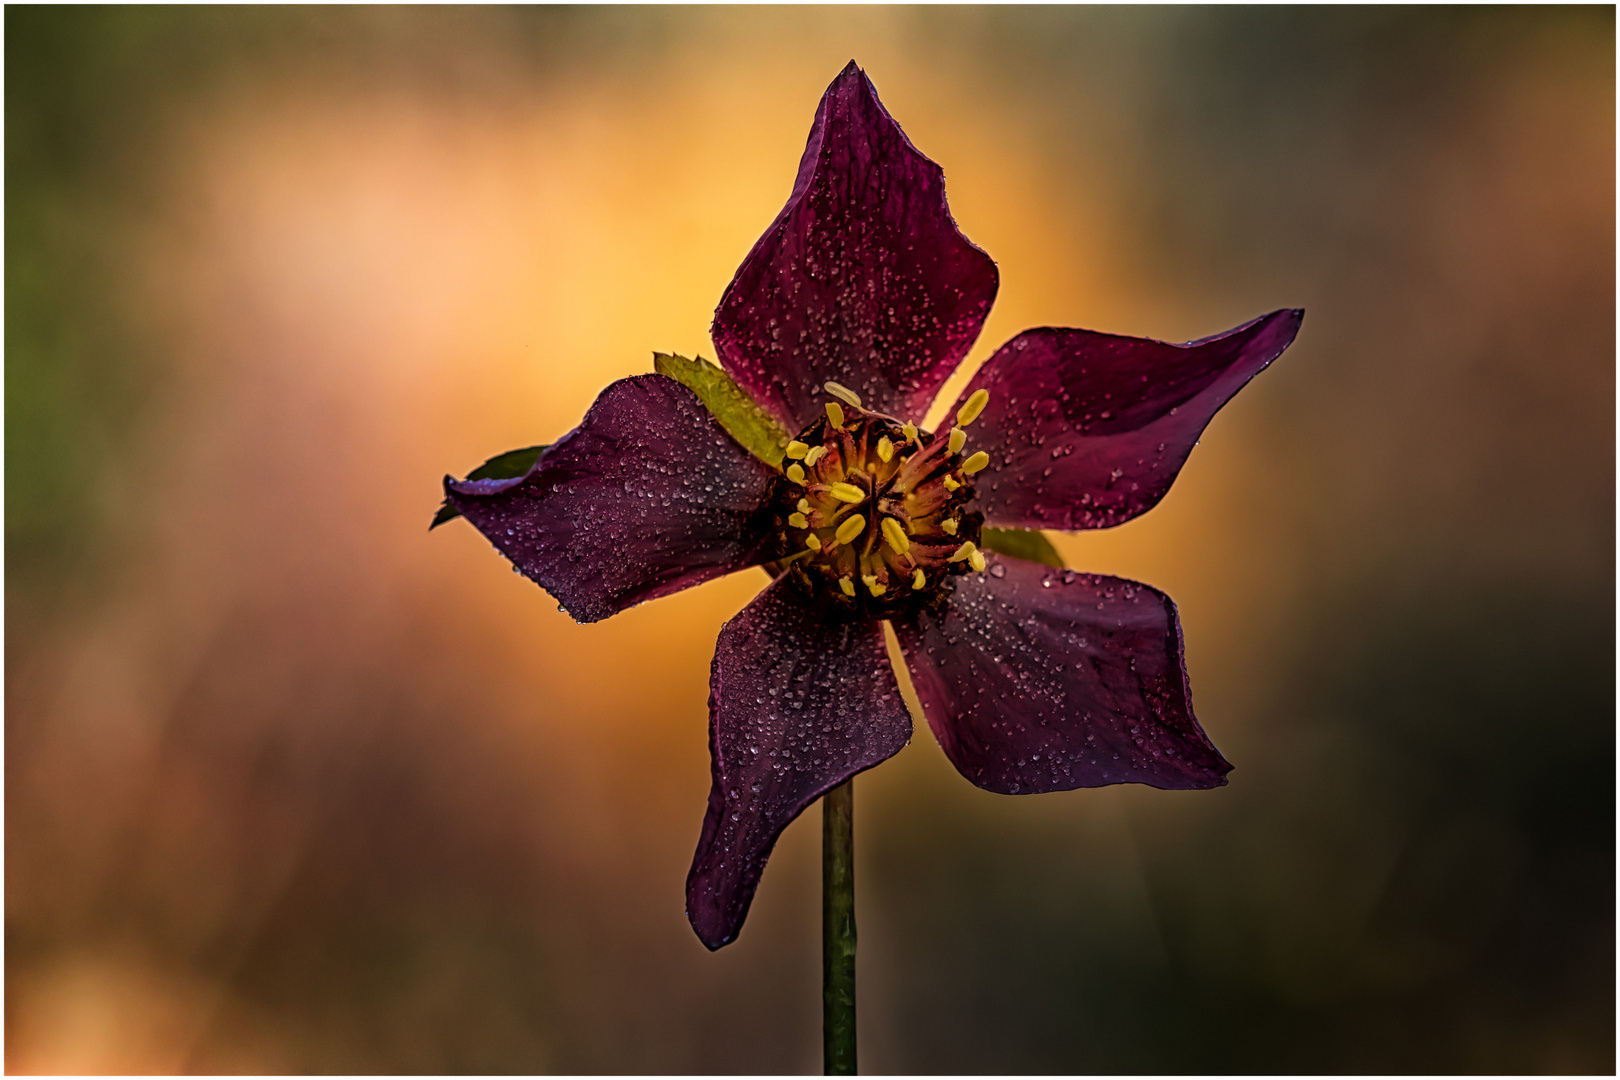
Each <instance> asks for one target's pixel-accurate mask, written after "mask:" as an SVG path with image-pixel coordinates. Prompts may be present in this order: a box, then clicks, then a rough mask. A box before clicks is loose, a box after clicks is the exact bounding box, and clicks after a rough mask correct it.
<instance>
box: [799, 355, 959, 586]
mask: <svg viewBox="0 0 1620 1080" xmlns="http://www.w3.org/2000/svg"><path fill="white" fill-rule="evenodd" d="M825 389H826V391H827V393H828V395H829V396H830V397H832V398H833V399H835V400H831V401H828V402H827V404H826V415H825V416H824V417H823V418H821V419H819V420H817V421H816V422H815V423H814V424H812V425H810V426H809V427H808V428H806V429H805V430H804V431H802V432H801V433H800V434H799V436H798V437H797V438H796V439H794V440H793V441H792V442H790V443H789V444H788V446H787V457H786V459H785V461H784V463H783V469H782V476H781V477H780V478H779V479H778V480H777V482H776V486H775V488H774V490H773V503H774V505H775V506H776V508H777V510H776V524H777V530H778V532H777V535H778V540H779V544H780V550H781V555H780V557H779V558H778V560H777V565H778V566H779V567H782V568H784V569H786V570H787V571H788V572H789V573H791V574H793V575H794V576H795V578H797V579H798V580H799V581H800V583H801V584H802V585H803V586H805V587H806V588H807V589H809V590H810V591H811V592H813V593H815V594H817V595H819V596H821V597H823V598H824V599H826V600H827V601H829V602H831V603H833V604H834V605H837V606H840V607H845V608H848V609H851V610H859V611H861V612H864V613H865V614H866V615H868V616H871V617H882V616H884V615H886V614H888V613H890V612H893V611H897V610H899V609H901V608H905V607H910V606H913V605H915V604H918V603H921V602H926V601H927V600H928V599H930V598H931V597H932V596H933V595H935V594H936V593H937V592H938V590H939V588H940V586H942V585H943V584H944V582H945V580H946V578H947V577H949V576H951V575H953V574H963V573H967V572H968V571H969V570H974V571H979V570H983V569H984V567H985V559H984V555H983V553H982V552H980V551H979V546H978V545H979V530H980V527H981V525H982V524H983V521H984V515H983V514H980V513H978V512H976V511H971V510H968V509H967V506H968V504H969V503H970V502H971V501H972V498H973V483H972V477H973V475H974V474H975V473H977V472H978V471H979V470H981V469H983V468H984V467H985V466H986V465H988V464H989V463H990V458H989V455H987V454H985V453H984V452H983V451H980V452H979V453H976V454H972V455H969V456H967V457H964V456H963V455H962V449H963V446H964V445H965V443H966V442H967V432H966V430H965V429H966V427H967V426H968V425H969V424H971V423H972V422H973V421H974V420H975V419H977V418H978V416H979V414H980V413H981V412H983V411H984V406H985V404H986V402H988V401H989V393H988V392H987V391H984V390H980V391H979V392H978V393H976V394H974V395H973V396H972V397H970V398H969V399H968V401H967V403H966V404H964V405H963V406H962V408H961V409H960V410H958V411H957V414H956V425H955V426H954V427H952V428H951V430H950V431H949V433H947V434H944V435H937V434H935V433H933V432H928V431H920V430H918V428H917V426H916V425H915V424H910V423H901V422H900V421H898V420H895V419H894V418H893V417H889V416H883V415H881V414H878V413H874V412H869V411H867V410H866V409H865V408H863V407H862V405H861V399H860V397H859V396H857V395H856V394H855V393H854V392H853V391H851V390H849V389H848V388H846V387H843V386H840V385H839V384H837V383H832V382H829V383H827V384H825Z"/></svg>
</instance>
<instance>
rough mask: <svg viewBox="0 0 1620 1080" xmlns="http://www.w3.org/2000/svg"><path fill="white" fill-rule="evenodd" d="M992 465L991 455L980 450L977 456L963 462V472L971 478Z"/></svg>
mask: <svg viewBox="0 0 1620 1080" xmlns="http://www.w3.org/2000/svg"><path fill="white" fill-rule="evenodd" d="M988 464H990V455H989V454H987V453H985V452H984V451H983V450H980V451H979V452H978V453H977V454H974V455H973V456H972V457H970V458H968V459H967V460H966V461H964V462H962V471H963V472H964V473H966V474H967V475H969V476H972V475H973V474H974V473H976V472H978V471H979V470H980V469H982V468H984V467H985V466H986V465H988Z"/></svg>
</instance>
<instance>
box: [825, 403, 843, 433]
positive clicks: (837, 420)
mask: <svg viewBox="0 0 1620 1080" xmlns="http://www.w3.org/2000/svg"><path fill="white" fill-rule="evenodd" d="M827 420H828V421H829V422H830V423H831V424H832V426H833V427H835V428H838V429H839V430H843V427H844V410H843V409H841V408H839V407H838V402H836V401H829V402H827Z"/></svg>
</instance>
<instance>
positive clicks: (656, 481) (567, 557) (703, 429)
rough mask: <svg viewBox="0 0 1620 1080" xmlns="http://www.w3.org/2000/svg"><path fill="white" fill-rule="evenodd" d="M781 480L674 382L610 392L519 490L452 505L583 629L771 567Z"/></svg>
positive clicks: (461, 497)
mask: <svg viewBox="0 0 1620 1080" xmlns="http://www.w3.org/2000/svg"><path fill="white" fill-rule="evenodd" d="M772 476H773V473H772V472H771V469H770V468H769V467H768V466H767V465H765V464H764V463H763V462H761V461H760V460H759V459H757V458H755V457H754V456H753V455H752V454H750V453H748V451H746V450H744V449H743V448H742V447H741V446H739V445H737V443H736V441H735V440H733V439H732V438H731V436H729V435H727V434H726V433H725V431H724V430H722V429H721V427H720V425H719V424H717V423H716V422H715V420H714V418H713V417H712V416H710V415H709V412H708V410H707V409H705V408H704V407H703V406H702V404H700V403H699V401H698V399H697V397H696V396H694V395H693V393H692V392H691V391H690V390H688V389H686V388H685V387H683V386H681V385H680V384H679V383H677V382H675V381H674V380H673V379H667V378H665V377H664V376H662V375H640V376H637V377H635V378H631V379H621V380H619V381H618V382H616V383H614V384H613V385H611V386H609V387H608V388H607V389H606V390H603V391H602V393H601V396H599V397H598V398H597V399H596V403H595V404H594V405H592V406H591V408H590V411H589V412H587V413H586V414H585V419H584V420H582V421H580V424H579V427H577V428H575V429H574V430H573V431H571V432H569V433H568V434H567V435H565V436H563V437H562V439H560V440H558V442H557V443H556V444H555V445H554V446H552V447H550V448H549V449H548V450H546V451H545V453H543V454H541V455H540V460H539V461H538V462H536V463H535V467H534V468H533V469H532V470H530V472H529V474H528V475H527V476H523V477H519V478H517V479H511V480H465V481H460V482H457V481H454V480H451V479H450V478H449V477H446V478H445V495H446V497H447V498H448V499H449V501H450V502H451V504H452V505H454V506H455V508H456V509H458V510H460V511H461V512H462V514H464V515H466V517H467V520H468V521H470V522H472V523H473V525H475V526H477V528H478V531H479V532H481V533H483V534H484V535H485V536H486V537H488V538H489V540H490V542H491V543H493V544H494V545H495V546H496V547H497V548H499V549H500V550H501V553H502V554H504V555H505V556H506V557H507V558H509V559H511V560H512V563H513V565H514V566H516V567H517V568H518V569H519V570H521V571H523V573H524V574H526V575H528V576H529V577H530V578H532V579H534V580H535V581H536V582H538V583H539V584H540V585H541V587H543V588H544V589H545V590H546V591H547V592H549V593H551V595H552V596H554V597H556V598H557V602H558V603H559V604H561V605H562V608H563V610H565V611H567V612H568V614H570V615H572V616H573V617H574V618H576V619H578V620H579V621H580V622H595V621H596V620H598V619H605V618H607V617H608V616H609V615H612V614H614V613H615V612H619V611H623V610H624V609H625V608H627V607H631V606H632V605H635V604H639V603H641V602H642V601H643V600H651V599H653V598H654V597H658V596H665V595H667V594H669V593H672V592H678V591H679V590H681V589H684V588H687V587H689V586H692V585H696V584H698V583H699V582H702V581H707V580H709V579H710V578H714V577H719V576H720V575H722V574H729V573H731V572H732V571H733V570H740V569H742V568H743V567H745V566H752V565H754V564H755V563H758V562H760V561H761V555H760V546H761V544H762V543H763V542H764V541H765V539H766V538H767V536H768V529H769V522H768V521H766V520H764V519H763V518H762V517H761V515H760V506H761V504H762V503H763V501H764V499H765V492H766V489H767V488H768V487H769V485H770V482H771V478H772Z"/></svg>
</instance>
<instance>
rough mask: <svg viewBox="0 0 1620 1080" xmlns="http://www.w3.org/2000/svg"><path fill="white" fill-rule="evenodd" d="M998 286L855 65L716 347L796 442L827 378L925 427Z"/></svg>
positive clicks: (720, 317) (720, 312)
mask: <svg viewBox="0 0 1620 1080" xmlns="http://www.w3.org/2000/svg"><path fill="white" fill-rule="evenodd" d="M997 280H998V279H997V275H996V265H995V263H993V262H991V261H990V256H988V255H986V254H985V253H984V252H983V251H980V250H979V249H978V248H977V247H975V246H974V245H973V244H972V243H971V242H969V240H968V239H967V237H965V236H963V235H962V233H961V232H960V231H959V230H958V229H957V227H956V222H955V221H953V220H952V219H951V214H950V211H949V210H948V209H947V208H946V206H945V176H944V173H943V172H942V171H941V170H940V167H939V166H938V165H936V164H934V163H933V162H932V161H930V160H928V159H927V158H926V157H924V156H923V155H922V154H921V153H919V152H918V150H917V149H916V147H914V146H912V145H911V142H910V140H908V139H907V138H906V135H905V132H903V131H901V130H900V125H898V124H896V123H895V122H894V120H893V119H892V118H891V117H890V116H889V114H888V112H887V111H885V110H884V108H883V104H882V103H881V102H880V101H878V97H877V91H875V90H874V89H873V88H872V84H871V82H870V81H868V80H867V78H866V75H865V73H863V72H862V71H861V69H860V68H858V67H856V66H855V64H854V63H853V62H851V63H850V65H849V66H848V67H847V68H845V69H844V71H843V73H842V74H840V75H839V76H838V78H836V79H834V80H833V83H832V85H831V86H830V87H828V88H827V93H826V94H825V95H824V96H823V97H822V99H821V105H820V107H819V108H818V109H817V110H816V120H815V124H814V125H813V126H812V127H811V129H810V142H809V144H808V145H807V146H806V147H805V151H804V157H803V159H802V160H801V161H800V162H799V175H798V178H797V179H796V180H795V181H794V184H793V194H792V196H791V197H790V198H789V199H788V202H787V206H786V207H785V208H784V209H783V210H782V213H781V214H780V215H778V216H777V219H776V220H775V221H774V222H772V223H771V227H770V228H769V229H767V230H766V231H765V235H764V236H762V237H760V239H759V242H758V243H757V244H755V245H754V250H752V251H750V252H749V253H748V257H747V258H746V259H744V260H743V263H742V266H741V267H740V268H739V269H738V270H737V276H736V277H734V278H733V279H732V281H731V284H730V286H728V287H727V288H726V292H725V295H724V296H723V297H721V299H720V307H719V308H718V309H717V310H716V311H715V316H714V346H715V349H716V350H718V352H719V354H720V362H721V363H722V364H724V365H725V367H726V369H727V370H729V371H730V372H731V373H732V375H734V376H735V377H736V379H737V381H738V382H740V383H742V384H743V385H744V386H746V387H748V389H749V391H750V392H752V393H753V395H754V396H755V397H756V398H757V399H758V400H759V401H760V403H761V404H763V405H764V406H765V407H766V408H768V409H770V410H771V411H772V412H774V413H776V415H777V416H779V417H780V418H781V419H782V420H783V421H784V422H785V423H786V424H787V426H788V427H789V428H791V429H793V430H794V431H798V430H800V429H801V428H803V427H804V426H805V425H806V424H808V423H809V422H810V421H811V420H813V419H814V418H815V415H816V414H817V413H818V412H819V411H820V409H821V404H820V402H821V401H822V400H823V398H822V397H821V386H822V384H823V383H824V382H826V381H827V380H829V379H830V380H832V381H834V382H838V383H842V384H843V385H845V386H847V387H849V388H850V389H851V390H854V391H855V392H856V393H858V394H860V395H861V397H862V399H863V400H864V403H865V405H866V406H867V408H870V409H874V410H876V411H878V412H884V413H891V414H893V415H895V416H899V417H901V418H902V419H911V420H920V419H921V418H922V414H923V413H924V412H925V411H926V410H927V408H928V406H929V405H930V404H931V403H932V401H933V399H934V395H935V394H936V393H938V391H939V388H940V386H941V385H942V384H943V383H944V382H945V380H946V378H948V377H949V376H950V374H951V372H952V371H953V370H955V368H956V365H957V363H958V361H960V360H961V359H962V357H963V356H964V355H965V354H966V353H967V351H968V349H969V347H971V346H972V344H973V342H974V341H975V340H976V339H977V338H978V336H979V329H980V327H982V326H983V325H984V318H985V315H986V314H987V313H988V312H989V310H990V304H991V302H992V301H994V300H995V296H996V284H997Z"/></svg>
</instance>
